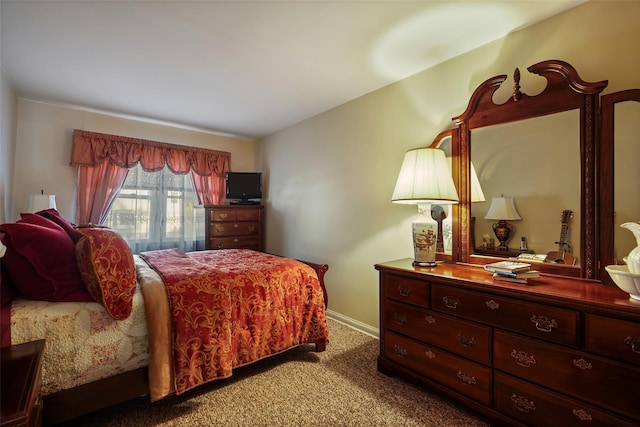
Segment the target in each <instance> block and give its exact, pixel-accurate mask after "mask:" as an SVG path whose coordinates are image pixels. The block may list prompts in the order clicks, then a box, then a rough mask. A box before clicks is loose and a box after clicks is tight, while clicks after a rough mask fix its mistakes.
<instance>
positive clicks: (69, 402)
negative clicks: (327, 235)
mask: <svg viewBox="0 0 640 427" xmlns="http://www.w3.org/2000/svg"><path fill="white" fill-rule="evenodd" d="M301 262H304V263H305V264H307V265H309V266H311V267H312V268H313V269H314V270H315V271H316V273H317V275H318V279H319V281H320V286H321V287H322V292H323V295H324V302H325V306H326V305H327V304H328V298H327V289H326V287H325V283H324V275H325V273H326V272H327V271H328V270H329V266H328V265H327V264H316V263H312V262H307V261H302V260H301ZM325 349H326V343H315V351H317V352H322V351H324V350H325ZM148 394H149V373H148V370H147V368H146V367H143V368H138V369H136V370H133V371H130V372H125V373H122V374H118V375H115V376H113V377H109V378H105V379H102V380H98V381H94V382H91V383H88V384H83V385H81V386H77V387H74V388H71V389H67V390H62V391H59V392H56V393H52V394H49V395H47V396H43V398H42V401H43V408H42V415H43V423H44V425H45V426H50V425H55V424H59V423H62V422H65V421H69V420H71V419H74V418H77V417H80V416H83V415H86V414H89V413H91V412H95V411H99V410H101V409H104V408H107V407H109V406H113V405H117V404H119V403H123V402H126V401H128V400H131V399H135V398H137V397H141V396H146V395H148Z"/></svg>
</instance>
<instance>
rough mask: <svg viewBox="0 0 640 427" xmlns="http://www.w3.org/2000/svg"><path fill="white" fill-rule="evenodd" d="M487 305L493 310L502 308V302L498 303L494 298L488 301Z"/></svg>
mask: <svg viewBox="0 0 640 427" xmlns="http://www.w3.org/2000/svg"><path fill="white" fill-rule="evenodd" d="M485 304H486V306H487V307H489V308H490V309H491V310H496V309H498V308H500V304H498V303H497V302H495V301H494V300H489V301H487V302H486V303H485Z"/></svg>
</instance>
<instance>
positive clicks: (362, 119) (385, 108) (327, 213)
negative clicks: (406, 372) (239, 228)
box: [260, 1, 640, 327]
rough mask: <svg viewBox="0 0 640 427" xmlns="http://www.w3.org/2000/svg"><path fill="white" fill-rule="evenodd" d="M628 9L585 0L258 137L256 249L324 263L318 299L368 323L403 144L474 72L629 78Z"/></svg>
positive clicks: (406, 220) (637, 10) (374, 314)
mask: <svg viewBox="0 0 640 427" xmlns="http://www.w3.org/2000/svg"><path fill="white" fill-rule="evenodd" d="M638 16H640V2H624V1H622V2H615V1H607V2H599V1H591V2H588V3H585V4H583V5H581V6H578V7H577V8H575V9H571V10H569V11H567V12H565V13H563V14H560V15H558V16H555V17H552V18H550V19H548V20H547V21H544V22H542V23H539V24H537V25H535V26H533V27H529V28H526V29H523V30H521V31H519V32H517V33H514V34H512V35H509V36H508V37H506V38H504V39H502V40H499V41H496V42H493V43H491V44H489V45H486V46H484V47H482V48H479V49H476V50H474V51H472V52H469V53H466V54H464V55H461V56H459V57H457V58H454V59H452V60H450V61H448V62H446V63H444V64H441V65H438V66H436V67H434V68H431V69H428V70H426V71H424V72H421V73H419V74H417V75H415V76H412V77H411V78H408V79H405V80H403V81H401V82H399V83H396V84H393V85H390V86H388V87H385V88H383V89H380V90H378V91H376V92H373V93H371V94H368V95H366V96H363V97H361V98H359V99H356V100H353V101H351V102H349V103H347V104H344V105H342V106H340V107H337V108H335V109H333V110H331V111H328V112H326V113H323V114H320V115H318V116H316V117H313V118H311V119H309V120H306V121H304V122H301V123H298V124H296V125H294V126H291V127H290V128H287V129H284V130H282V131H280V132H277V133H275V134H273V135H271V136H269V137H266V138H264V139H263V140H261V141H260V150H261V153H260V159H261V161H262V168H263V171H264V172H265V174H266V177H267V178H268V197H267V200H266V203H267V208H268V209H267V250H268V251H270V252H274V253H279V254H282V255H287V256H294V257H298V258H304V259H308V260H311V261H315V262H323V263H328V264H329V266H330V269H329V272H328V273H327V276H326V281H327V288H328V293H329V308H330V309H331V310H332V311H334V312H337V313H339V314H341V315H344V316H347V317H348V318H351V319H354V320H356V321H358V322H362V323H364V324H367V325H370V326H373V327H377V326H378V276H377V272H376V271H375V270H374V267H373V266H374V264H375V263H378V262H384V261H388V260H393V259H398V258H406V257H411V256H412V249H411V235H410V221H411V219H412V217H413V216H414V215H415V214H416V208H415V207H412V206H402V205H393V204H391V203H390V198H391V193H392V191H393V187H394V185H395V180H396V178H397V173H398V171H399V168H400V164H401V161H402V157H403V155H404V152H405V151H407V150H409V149H411V148H415V147H419V146H424V145H427V144H429V143H430V142H431V141H432V139H433V138H434V137H435V136H436V135H437V134H438V133H439V132H440V131H442V130H444V129H447V128H449V127H451V126H452V123H451V117H454V116H457V115H459V114H461V113H462V112H463V111H464V110H465V108H466V105H467V102H468V100H469V97H470V95H471V93H472V92H473V90H474V89H475V88H476V87H477V86H478V85H479V84H480V83H481V82H483V81H484V80H486V79H487V78H489V77H492V76H495V75H499V74H508V75H509V76H511V75H512V73H513V70H514V69H515V67H519V68H520V70H521V71H522V70H526V68H527V67H528V66H529V65H532V64H534V63H537V62H540V61H544V60H548V59H561V60H564V61H567V62H569V63H570V64H572V65H573V66H574V67H575V68H576V69H577V70H578V72H579V74H580V77H581V78H582V79H583V80H586V81H599V80H604V79H608V80H609V86H608V88H607V89H606V90H605V92H604V93H610V92H615V91H618V90H622V89H628V88H633V87H636V88H637V87H640V73H638V69H640V44H639V43H638V40H640V25H638ZM451 30H452V31H455V22H452V23H451ZM416 54H420V53H419V52H416ZM535 78H538V79H540V77H529V73H527V72H526V71H524V72H523V78H522V81H521V84H522V87H523V91H524V92H526V93H528V94H530V95H534V94H535V93H536V92H530V91H528V89H529V88H532V87H534V88H535V87H538V84H539V82H536V81H535ZM505 85H506V86H507V87H506V90H508V91H510V90H511V86H512V85H513V83H512V81H511V79H509V80H508V81H507V82H505ZM497 95H498V94H497ZM550 155H552V153H550ZM539 166H540V167H544V165H539ZM636 194H637V189H636ZM558 224H559V223H557V224H554V225H553V227H554V229H557V228H555V227H558Z"/></svg>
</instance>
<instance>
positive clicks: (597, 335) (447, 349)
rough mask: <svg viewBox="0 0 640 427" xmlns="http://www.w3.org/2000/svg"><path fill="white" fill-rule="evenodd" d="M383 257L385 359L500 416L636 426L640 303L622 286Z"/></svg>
mask: <svg viewBox="0 0 640 427" xmlns="http://www.w3.org/2000/svg"><path fill="white" fill-rule="evenodd" d="M411 262H412V260H411V259H405V260H398V261H392V262H387V263H382V264H377V265H376V266H375V268H376V269H377V270H378V271H379V273H380V356H379V357H378V370H379V371H380V372H383V373H385V374H387V375H392V374H399V375H403V376H406V377H408V378H411V379H413V380H417V381H418V382H420V383H422V384H425V385H427V386H429V387H431V388H433V389H435V390H438V391H440V392H442V393H443V394H446V395H448V396H450V397H453V398H455V399H457V400H459V401H461V402H462V403H464V404H465V405H467V406H469V407H470V408H472V409H475V410H477V411H479V412H481V413H483V414H485V415H487V416H489V417H490V418H492V419H494V420H496V421H498V422H499V423H500V424H505V425H533V426H549V425H562V426H573V425H580V426H584V425H590V426H598V427H602V426H632V425H635V426H637V425H640V398H639V396H640V302H634V301H630V300H629V298H628V294H626V293H625V292H623V291H621V290H619V289H618V288H616V287H609V286H603V285H600V284H597V283H593V282H587V281H582V280H578V279H571V278H560V277H557V276H556V277H554V276H543V277H542V278H540V279H535V280H531V281H530V283H529V284H528V285H521V284H511V283H507V282H505V283H503V282H494V281H493V279H492V278H491V274H490V273H488V272H486V271H484V270H483V269H482V268H480V267H475V266H469V265H456V264H447V263H443V264H438V266H436V267H433V268H424V267H413V266H412V265H411Z"/></svg>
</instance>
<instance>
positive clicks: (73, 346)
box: [0, 211, 328, 425]
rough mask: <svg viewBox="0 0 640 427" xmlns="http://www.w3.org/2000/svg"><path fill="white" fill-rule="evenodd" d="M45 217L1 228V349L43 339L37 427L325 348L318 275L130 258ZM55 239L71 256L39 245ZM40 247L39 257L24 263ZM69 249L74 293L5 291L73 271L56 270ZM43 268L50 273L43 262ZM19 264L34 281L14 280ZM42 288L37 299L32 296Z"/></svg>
mask: <svg viewBox="0 0 640 427" xmlns="http://www.w3.org/2000/svg"><path fill="white" fill-rule="evenodd" d="M48 213H49V216H48V217H47V215H44V214H40V215H33V214H26V215H24V216H23V218H22V219H21V220H20V221H17V223H16V224H17V225H13V224H11V225H9V224H3V225H2V226H0V231H1V232H3V233H4V235H3V236H0V238H2V241H3V243H5V244H6V245H7V247H8V249H7V253H6V254H5V255H6V256H5V257H4V258H2V270H3V280H2V282H1V284H2V299H3V301H2V302H3V305H2V319H3V321H2V328H3V334H2V340H3V345H7V336H9V337H10V340H9V341H10V342H9V343H10V344H19V343H21V342H26V341H31V340H35V339H41V338H45V339H46V340H47V341H46V349H45V356H44V364H43V384H42V392H43V402H44V406H43V418H44V422H45V424H48V425H51V424H57V423H60V422H63V421H66V420H69V419H72V418H76V417H78V416H81V415H84V414H87V413H90V412H93V411H96V410H99V409H102V408H105V407H108V406H111V405H114V404H117V403H120V402H123V401H126V400H129V399H132V398H136V397H139V396H147V395H148V396H149V398H150V400H151V401H157V400H160V399H163V398H164V397H166V396H169V395H174V394H182V393H185V392H187V391H189V390H191V389H192V388H194V387H197V386H199V385H201V384H205V383H208V382H211V381H214V380H218V379H222V378H227V377H229V376H231V375H232V373H233V370H234V369H235V368H238V367H241V366H243V365H246V364H249V363H253V362H255V361H257V360H261V359H263V358H266V357H269V356H271V355H273V354H277V353H280V352H283V351H286V350H288V349H290V348H293V347H296V346H299V345H305V344H313V345H315V350H316V351H323V350H324V349H325V346H326V344H327V343H328V330H327V324H326V289H325V286H324V275H325V273H326V271H327V270H328V266H327V265H326V264H314V263H308V262H301V261H297V260H294V259H290V258H285V257H279V256H275V255H271V254H266V253H261V252H255V251H251V250H246V249H228V250H222V251H198V252H190V253H183V252H181V251H179V250H177V249H168V250H159V251H150V252H145V253H142V254H140V255H132V254H131V253H130V251H129V250H128V246H127V245H126V242H124V240H123V239H122V238H121V237H120V236H119V235H118V234H117V233H116V232H114V231H112V230H109V229H105V228H99V227H86V228H74V227H73V226H69V224H66V222H65V221H64V219H60V218H54V217H55V216H57V212H50V211H49V212H48ZM43 218H44V219H46V220H47V221H43ZM51 223H53V224H54V225H52V224H51ZM35 226H37V227H39V228H37V229H36V228H34V227H35ZM43 228H46V229H47V231H46V232H45V236H44V237H43V235H42V232H43ZM32 229H33V230H36V231H37V233H35V232H34V231H33V230H32ZM25 230H27V232H26V233H25ZM52 230H53V231H55V233H53V231H52ZM30 233H33V234H34V236H31V235H30ZM47 233H48V234H47ZM63 233H66V235H67V237H68V238H69V239H70V240H71V241H72V244H71V245H69V244H68V242H66V241H65V244H64V245H60V244H59V242H58V243H57V245H58V246H55V244H54V243H53V242H48V241H47V239H49V238H51V236H50V234H55V239H58V240H64V234H63ZM35 234H37V235H35ZM18 235H19V236H20V237H19V238H18V237H17V236H18ZM29 238H31V241H29ZM25 239H26V240H27V242H26V243H25V242H21V241H20V240H25ZM35 242H38V243H37V244H35ZM34 247H35V249H34ZM25 248H27V249H25ZM42 248H46V251H47V254H48V255H43V254H39V253H33V251H36V252H38V251H40V252H42V251H44V250H45V249H42ZM69 248H72V250H73V257H74V262H75V265H76V266H77V271H76V273H77V274H79V276H80V278H81V282H82V285H83V289H78V288H77V283H76V285H75V286H76V288H74V287H73V286H71V285H70V283H71V282H70V280H69V278H68V277H66V276H65V280H61V281H60V283H57V284H56V285H57V287H56V286H53V288H52V289H48V288H46V287H45V286H44V284H43V283H44V282H43V283H40V284H39V286H38V287H37V289H36V287H35V286H33V284H31V287H29V285H28V284H24V283H22V286H20V285H16V282H20V281H21V279H22V278H23V277H24V276H25V274H26V276H28V278H29V280H30V281H33V280H37V278H36V277H35V276H36V275H37V274H44V273H38V270H39V269H40V270H42V269H43V268H45V267H48V269H49V270H48V271H51V270H56V268H57V270H60V269H62V270H64V269H65V268H66V269H71V270H73V268H71V267H69V266H68V265H64V266H63V265H62V262H60V261H61V260H60V256H62V253H63V252H65V251H67V252H68V250H69ZM63 249H64V250H63ZM52 253H53V254H54V255H55V256H54V255H52ZM18 255H20V256H21V257H22V258H18ZM37 256H40V259H39V261H34V258H35V257H37ZM46 257H49V258H55V260H54V261H56V262H53V261H52V260H50V259H47V260H46V262H45V261H42V259H44V258H46ZM67 257H70V256H69V254H67ZM40 261H42V262H43V263H44V264H43V265H40V264H38V262H40ZM62 261H65V260H64V259H62ZM66 261H68V260H66ZM47 263H49V264H47ZM29 265H30V266H31V268H32V270H35V273H34V272H33V271H32V272H26V273H25V270H24V269H25V268H26V267H28V266H29ZM18 267H19V268H20V270H19V271H20V273H17V271H18V270H17V268H18ZM57 270H56V273H57V274H58V275H59V276H64V274H63V272H60V271H57ZM67 273H68V272H67ZM69 275H70V276H73V275H72V274H69ZM76 281H77V280H76ZM45 288H46V292H48V294H46V295H45V297H42V296H41V295H34V292H40V293H41V294H42V293H46V292H45V291H43V289H45ZM72 289H73V290H72ZM18 291H19V292H18ZM83 291H84V293H83ZM12 292H13V294H12ZM36 296H40V297H41V298H40V299H39V300H38V299H37V298H35V297H36ZM9 297H11V298H9ZM56 298H57V299H58V300H56ZM7 299H10V301H9V302H7V301H6V300H7ZM60 300H63V301H60Z"/></svg>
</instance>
